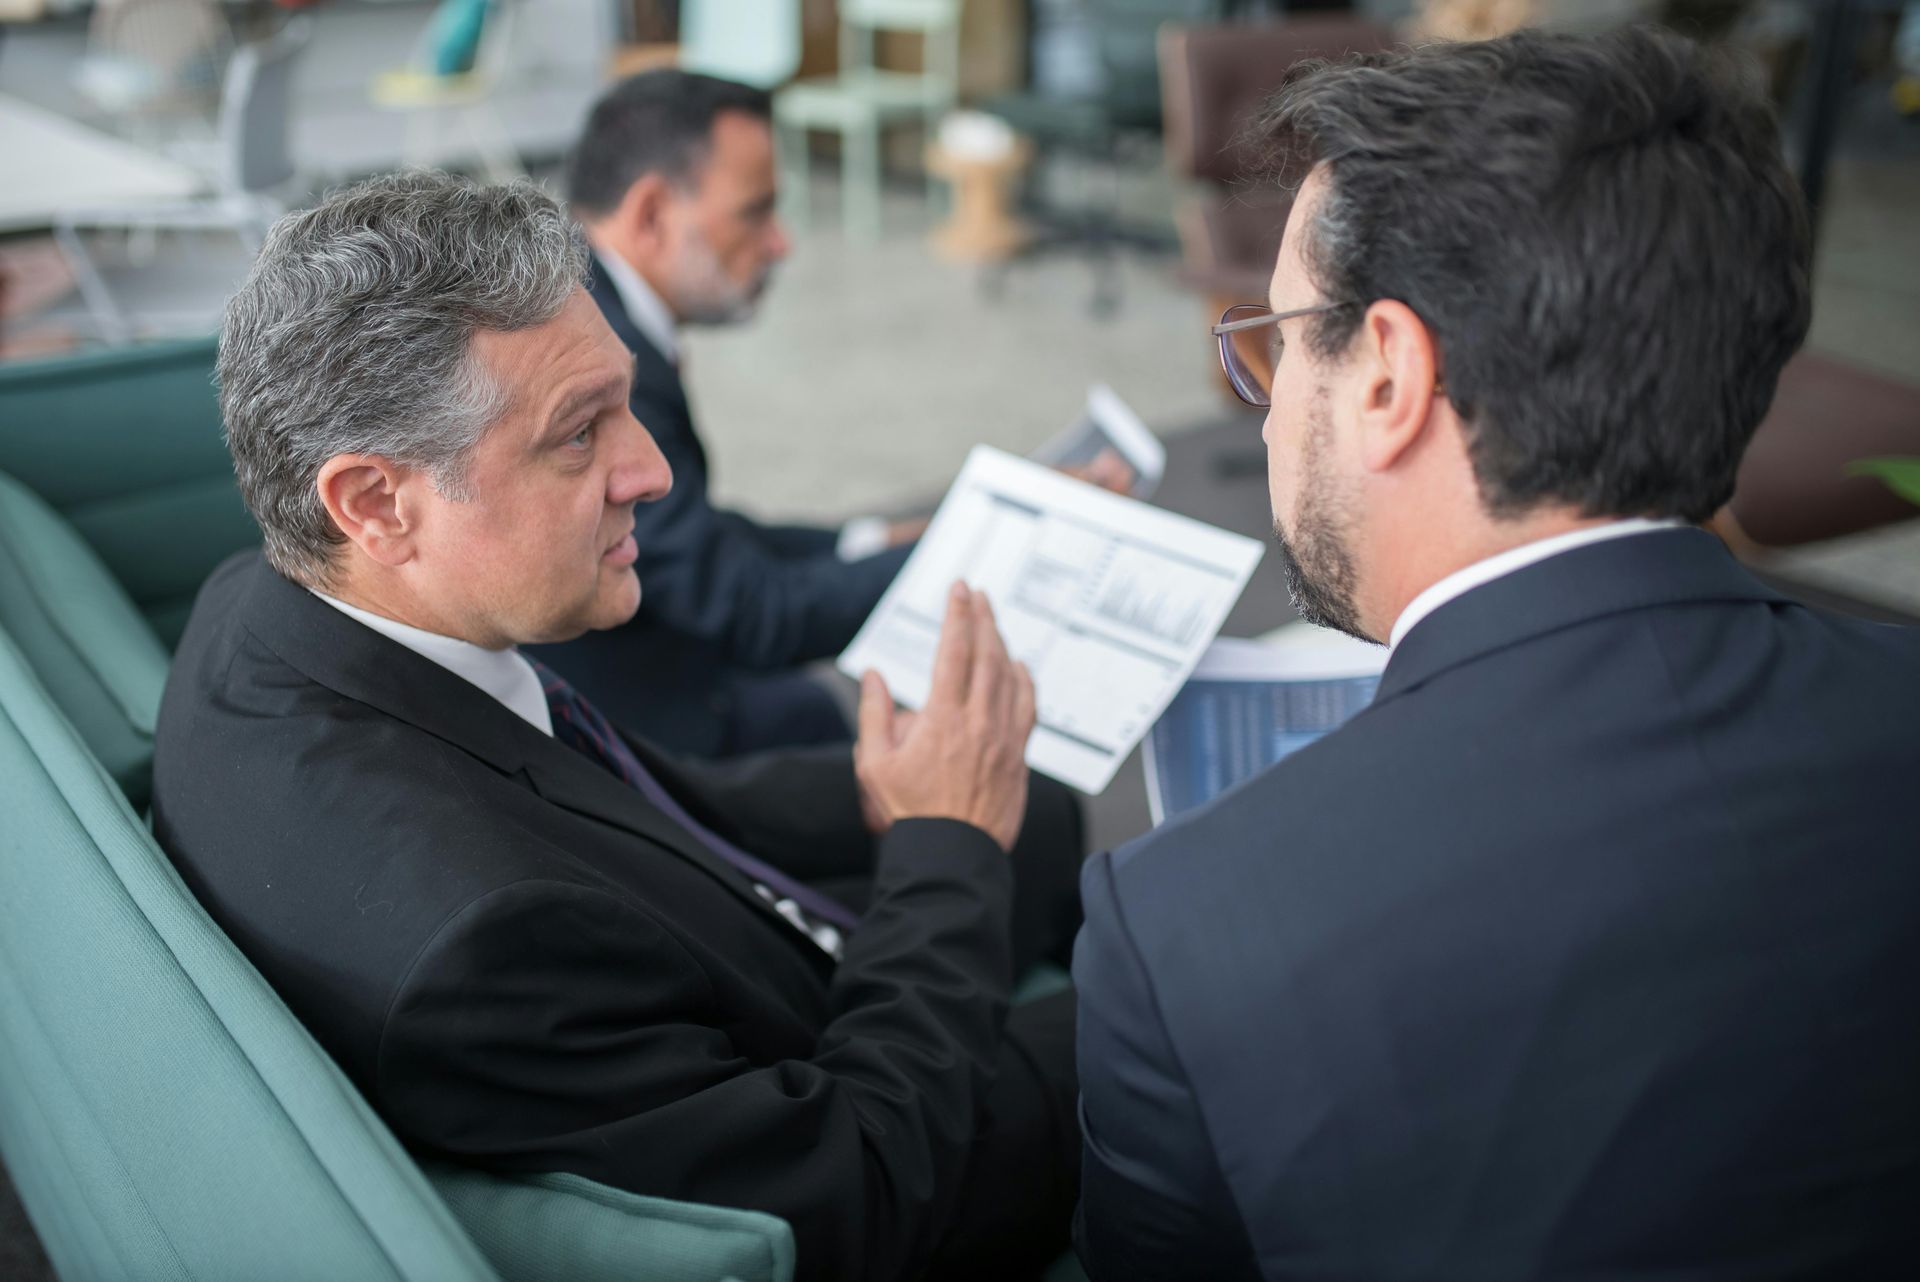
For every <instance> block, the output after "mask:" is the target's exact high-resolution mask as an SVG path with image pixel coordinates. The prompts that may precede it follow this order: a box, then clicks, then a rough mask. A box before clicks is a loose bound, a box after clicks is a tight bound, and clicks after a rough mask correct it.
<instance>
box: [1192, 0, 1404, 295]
mask: <svg viewBox="0 0 1920 1282" xmlns="http://www.w3.org/2000/svg"><path fill="white" fill-rule="evenodd" d="M1393 42H1394V33H1393V32H1392V30H1391V29H1389V28H1387V27H1383V26H1380V25H1378V24H1376V23H1371V22H1367V21H1364V20H1362V19H1359V18H1353V17H1349V16H1346V15H1340V16H1327V17H1308V18H1292V19H1283V20H1281V21H1278V22H1264V23H1234V24H1228V25H1220V26H1185V27H1183V26H1167V27H1163V28H1161V31H1160V50H1159V52H1160V96H1161V110H1162V116H1163V118H1164V121H1165V146H1166V159H1167V166H1168V168H1169V169H1170V170H1171V171H1172V172H1173V173H1174V175H1175V176H1176V177H1179V178H1183V179H1188V180H1191V181H1192V182H1194V183H1196V184H1198V185H1199V188H1200V194H1199V195H1198V196H1197V197H1196V198H1195V199H1193V200H1191V201H1189V202H1188V203H1187V204H1186V205H1185V206H1183V208H1182V209H1181V210H1180V211H1179V214H1178V216H1177V224H1178V228H1179V233H1180V256H1181V271H1180V275H1181V279H1182V280H1184V281H1185V282H1186V283H1187V284H1188V285H1190V286H1192V287H1193V288H1194V289H1195V290H1197V291H1199V292H1200V293H1201V294H1202V295H1203V296H1204V297H1205V298H1206V300H1207V307H1208V310H1209V311H1210V312H1211V315H1210V316H1209V317H1208V319H1209V320H1211V319H1213V318H1214V317H1217V316H1218V315H1219V314H1220V312H1221V310H1222V309H1224V308H1225V307H1227V306H1228V305H1229V304H1232V303H1245V302H1258V301H1260V300H1261V299H1264V298H1265V297H1266V295H1267V280H1268V278H1269V277H1270V276H1271V275H1272V274H1273V260H1274V255H1275V254H1276V253H1277V252H1278V251H1279V248H1280V232H1281V229H1282V228H1283V227H1284V226H1285V225H1286V221H1287V210H1288V209H1289V208H1290V207H1291V205H1292V203H1293V197H1292V194H1291V193H1289V192H1287V191H1284V190H1282V189H1280V188H1279V187H1278V186H1275V185H1272V184H1265V185H1262V184H1260V183H1258V182H1256V181H1255V178H1256V165H1257V163H1258V160H1259V158H1258V157H1257V156H1256V155H1254V154H1252V153H1251V152H1249V151H1248V149H1247V148H1245V147H1244V146H1242V145H1240V136H1241V133H1242V131H1243V130H1244V129H1245V128H1246V126H1247V124H1248V122H1249V121H1250V120H1252V119H1253V117H1254V115H1255V114H1256V113H1257V112H1258V111H1259V109H1260V106H1261V104H1262V103H1263V102H1264V101H1265V100H1266V98H1267V96H1268V95H1269V94H1271V93H1272V92H1273V91H1274V90H1275V89H1276V88H1278V87H1279V84H1280V80H1281V78H1282V77H1283V76H1285V75H1286V73H1287V70H1288V69H1289V68H1290V67H1292V66H1293V64H1294V63H1296V62H1299V61H1301V60H1302V59H1305V58H1337V57H1340V56H1342V55H1344V54H1347V53H1361V52H1366V51H1369V50H1374V49H1381V48H1385V47H1387V46H1388V45H1390V44H1392V43H1393Z"/></svg>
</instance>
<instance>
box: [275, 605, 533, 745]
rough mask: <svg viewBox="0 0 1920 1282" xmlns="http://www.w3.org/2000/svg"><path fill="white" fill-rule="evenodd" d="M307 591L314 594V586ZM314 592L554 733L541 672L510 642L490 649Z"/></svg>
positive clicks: (348, 614)
mask: <svg viewBox="0 0 1920 1282" xmlns="http://www.w3.org/2000/svg"><path fill="white" fill-rule="evenodd" d="M307 591H309V592H313V589H312V588H308V589H307ZM313 594H314V595H315V596H317V597H319V598H320V599H321V600H322V601H325V602H326V603H327V604H328V605H330V606H332V607H333V608H334V609H336V610H338V611H340V613H342V614H344V615H346V616H347V617H348V618H349V619H354V620H357V621H359V622H361V623H364V624H366V625H367V626H368V627H370V628H372V629H373V630H374V631H375V632H378V633H379V634H380V635H381V636H383V637H385V638H387V639H388V640H389V641H395V642H398V643H399V644H401V645H403V646H405V647H407V649H409V650H411V651H413V652H414V653H415V654H417V655H419V656H420V657H421V658H423V659H431V660H432V661H433V662H435V663H437V664H439V665H440V666H441V667H443V668H445V669H446V670H447V671H448V672H451V673H453V675H454V676H456V677H459V678H460V679H462V680H463V681H466V682H467V683H469V684H471V685H476V686H479V687H480V688H481V689H482V690H484V691H485V692H486V693H488V694H490V695H492V696H493V697H494V698H495V699H498V700H499V701H500V702H501V703H504V704H506V705H507V709H508V710H509V711H510V712H512V713H513V714H514V715H515V716H517V717H519V718H520V719H521V720H522V721H525V722H526V723H527V724H528V725H530V726H532V727H533V728H534V729H535V730H538V731H539V732H540V733H541V734H543V735H546V736H547V737H548V738H552V737H553V713H551V712H550V711H548V709H547V694H546V691H545V690H543V689H541V686H540V674H539V673H537V672H535V671H534V670H533V665H532V664H531V663H529V662H527V657H526V656H525V655H523V654H521V653H520V652H519V651H518V650H516V649H514V648H513V647H512V646H508V647H507V648H506V649H504V650H489V649H487V648H486V647H484V646H477V645H475V644H474V643H473V642H471V641H462V640H461V639H460V638H458V637H443V636H441V635H440V634H439V633H438V632H428V631H426V630H424V629H422V628H416V627H413V626H411V625H409V624H405V623H398V622H395V621H394V620H392V619H389V618H387V617H386V616H385V615H382V614H375V613H373V611H371V610H362V609H361V608H360V607H359V606H357V605H348V604H347V603H346V602H345V601H336V600H335V599H334V598H332V597H330V596H328V595H327V594H326V593H324V592H313Z"/></svg>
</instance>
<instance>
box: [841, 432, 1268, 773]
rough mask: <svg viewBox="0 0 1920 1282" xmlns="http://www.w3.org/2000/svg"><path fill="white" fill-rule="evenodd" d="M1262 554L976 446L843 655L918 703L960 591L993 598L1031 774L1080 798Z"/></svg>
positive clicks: (1180, 678)
mask: <svg viewBox="0 0 1920 1282" xmlns="http://www.w3.org/2000/svg"><path fill="white" fill-rule="evenodd" d="M1264 550H1265V549H1264V548H1263V547H1262V546H1261V544H1260V543H1259V542H1258V541H1257V540H1254V539H1249V538H1246V537H1244V536H1242V535H1238V534H1231V533H1229V532H1227V531H1225V530H1220V529H1216V528H1214V527H1213V526H1210V525H1203V524H1202V523H1200V522H1199V521H1194V520H1189V519H1188V518H1186V517H1184V516H1176V515H1175V514H1173V513H1171V512H1166V511H1162V510H1161V509H1159V508H1154V507H1149V506H1147V505H1146V504H1144V503H1141V502H1138V501H1136V500H1134V499H1129V498H1123V497H1121V496H1119V495H1117V494H1109V493H1107V492H1106V491H1104V490H1100V489H1096V488H1095V487H1094V486H1091V485H1088V484H1087V483H1085V482H1084V481H1076V480H1074V479H1072V478H1071V477H1066V476H1061V475H1060V474H1059V473H1057V472H1054V471H1052V470H1051V469H1049V468H1045V467H1042V466H1040V465H1039V464H1037V463H1032V462H1029V461H1027V460H1026V459H1022V458H1016V457H1014V456H1013V455H1011V454H1008V453H1005V452H1004V451H1001V450H996V449H992V448H990V447H988V446H977V447H976V448H975V449H974V451H973V452H972V453H971V454H969V455H968V456H967V464H966V467H965V468H963V469H962V470H961V472H960V476H959V478H958V479H957V480H955V481H954V483H953V488H952V489H951V490H949V491H948V492H947V497H946V498H945V499H944V500H942V501H941V504H940V510H939V511H938V512H936V513H935V514H934V517H933V524H932V525H930V526H928V527H927V532H926V535H925V536H924V537H923V538H922V539H921V540H920V545H919V547H917V548H916V549H915V550H914V553H913V556H912V557H911V558H909V559H908V561H907V564H906V566H905V567H904V568H903V569H902V570H901V571H900V575H899V577H898V578H896V579H895V580H894V581H893V586H892V587H890V588H888V589H887V593H886V595H885V596H883V597H881V598H880V604H879V605H877V606H875V607H874V611H873V614H872V615H870V616H869V617H868V619H867V621H866V623H865V625H863V626H862V627H861V629H860V633H859V635H858V636H856V637H854V639H853V644H852V645H850V646H849V647H847V651H846V653H845V654H843V655H841V656H840V669H841V671H843V672H846V673H847V674H849V675H850V676H853V677H855V678H858V677H859V676H860V674H861V673H862V672H864V671H866V670H867V669H868V668H874V669H877V670H878V671H879V673H880V675H881V676H883V677H885V678H886V679H887V687H888V689H890V690H891V691H892V692H893V695H894V697H895V698H896V699H898V700H899V701H900V702H901V703H903V704H905V705H906V706H908V707H910V708H918V707H920V706H921V705H922V704H924V703H925V702H926V699H927V691H928V687H929V686H930V684H931V681H932V675H933V655H934V647H935V642H936V640H937V639H938V637H939V634H940V623H941V620H942V619H943V618H944V617H945V615H946V602H947V589H948V588H949V587H950V586H952V584H953V581H954V580H955V579H965V580H966V582H967V583H968V584H969V585H970V586H972V587H974V588H976V589H979V590H983V591H985V592H986V593H987V595H988V597H989V598H990V599H991V600H992V602H993V611H994V617H995V618H996V619H997V620H998V621H999V624H1000V631H1001V634H1002V635H1003V636H1004V637H1005V638H1006V642H1007V649H1008V650H1009V651H1010V652H1011V653H1012V655H1013V657H1014V658H1016V659H1018V660H1020V661H1021V662H1023V663H1025V664H1026V665H1027V667H1028V668H1029V669H1030V670H1031V671H1032V673H1033V681H1034V691H1035V695H1036V698H1037V702H1038V704H1039V723H1038V725H1036V726H1035V728H1034V732H1033V737H1032V739H1030V740H1029V741H1028V743H1027V764H1028V765H1030V766H1032V767H1033V768H1034V769H1035V770H1038V771H1040V772H1041V773H1042V774H1046V775H1051V776H1053V777H1054V778H1055V779H1058V780H1060V781H1061V782H1062V783H1066V784H1070V785H1072V786H1073V787H1075V788H1078V789H1080V790H1081V791H1082V792H1086V793H1089V794H1097V793H1099V792H1100V791H1101V790H1102V789H1104V788H1105V787H1106V786H1107V784H1108V783H1109V782H1110V781H1111V780H1112V779H1113V774H1114V771H1116V770H1118V769H1119V768H1120V763H1121V762H1122V761H1123V760H1125V759H1126V756H1127V754H1128V753H1129V752H1130V751H1132V749H1133V746H1134V745H1135V744H1136V743H1138V742H1139V741H1140V737H1141V736H1142V735H1144V734H1145V733H1146V732H1147V728H1148V727H1149V726H1151V725H1152V724H1153V722H1154V718H1156V717H1158V716H1159V715H1160V712H1161V710H1162V709H1163V708H1165V707H1166V706H1167V701H1168V700H1169V699H1171V698H1173V696H1174V694H1175V692H1176V691H1178V690H1179V689H1180V687H1181V685H1182V684H1183V683H1184V682H1185V681H1186V679H1187V674H1188V673H1189V672H1191V671H1192V670H1193V665H1194V664H1195V662H1197V661H1198V660H1199V658H1200V655H1201V653H1202V652H1203V651H1205V649H1206V648H1207V643H1208V642H1209V641H1211V640H1213V638H1214V635H1215V634H1216V633H1217V632H1219V630H1220V625H1221V623H1222V622H1223V621H1225V619H1226V617H1227V611H1228V610H1230V609H1232V608H1233V603H1234V602H1235V601H1236V600H1238V599H1239V597H1240V592H1241V590H1242V589H1243V588H1245V587H1246V585H1247V578H1248V576H1250V575H1251V574H1252V573H1253V567H1254V566H1255V565H1256V564H1258V562H1259V560H1260V554H1261V553H1262V552H1263V551H1264Z"/></svg>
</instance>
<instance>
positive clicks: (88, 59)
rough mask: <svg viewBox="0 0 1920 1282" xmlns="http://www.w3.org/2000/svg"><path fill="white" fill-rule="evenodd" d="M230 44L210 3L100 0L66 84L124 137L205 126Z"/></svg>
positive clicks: (195, 0)
mask: <svg viewBox="0 0 1920 1282" xmlns="http://www.w3.org/2000/svg"><path fill="white" fill-rule="evenodd" d="M231 44H232V35H231V33H230V32H229V31H228V29H227V20H226V17H225V15H224V14H223V13H222V12H221V8H220V6H219V5H218V4H217V3H215V2H214V0H99V2H98V3H97V4H95V6H94V9H93V16H92V18H91V20H90V21H89V23H88V27H87V49H86V52H85V53H84V54H83V55H82V56H81V58H80V60H79V62H77V63H76V64H75V65H74V69H73V87H74V88H75V89H76V90H78V91H79V92H80V94H81V96H82V97H84V98H86V99H87V101H88V102H90V103H91V104H92V105H93V106H94V107H95V108H96V109H97V110H98V111H100V112H101V113H102V114H103V115H104V116H106V117H107V118H108V119H109V120H111V121H113V122H114V123H115V126H116V128H118V130H119V131H120V132H121V133H123V134H127V135H129V136H131V137H139V138H143V139H147V140H153V139H156V138H158V137H162V136H165V135H166V134H169V133H173V132H177V131H178V129H179V127H180V126H181V125H182V124H186V123H192V124H196V125H198V126H200V127H201V128H202V129H204V127H205V123H206V118H207V116H208V115H210V114H211V112H212V109H213V106H214V103H215V100H216V94H217V92H218V88H219V84H220V66H221V63H222V62H224V61H225V59H226V55H227V49H228V47H229V46H230V45H231Z"/></svg>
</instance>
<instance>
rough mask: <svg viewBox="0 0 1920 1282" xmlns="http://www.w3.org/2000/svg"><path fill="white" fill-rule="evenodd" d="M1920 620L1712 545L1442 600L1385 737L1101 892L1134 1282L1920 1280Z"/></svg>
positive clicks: (1240, 797)
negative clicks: (1814, 596) (1787, 593)
mask: <svg viewBox="0 0 1920 1282" xmlns="http://www.w3.org/2000/svg"><path fill="white" fill-rule="evenodd" d="M1916 781H1920V629H1903V628H1894V627H1888V626H1882V625H1874V624H1866V623H1858V622H1853V621H1848V620H1842V619H1837V618H1832V617H1828V616H1826V615H1823V614H1820V613H1817V612H1815V611H1813V610H1809V609H1806V608H1803V607H1801V606H1799V605H1796V604H1794V603H1793V602H1790V601H1788V600H1785V599H1783V598H1781V597H1779V596H1777V595H1775V594H1774V593H1773V592H1771V591H1770V590H1768V589H1767V588H1765V587H1763V586H1761V585H1760V584H1759V583H1757V582H1756V581H1755V580H1754V579H1753V578H1752V577H1750V576H1749V575H1748V574H1746V573H1745V572H1744V571H1743V570H1741V569H1740V568H1739V567H1738V566H1737V565H1736V564H1735V563H1734V561H1733V560H1732V558H1730V557H1729V556H1728V555H1727V554H1726V552H1725V551H1724V549H1722V548H1721V546H1720V545H1719V543H1718V542H1717V541H1716V540H1714V539H1713V538H1712V537H1711V536H1709V535H1707V534H1704V533H1701V532H1699V531H1696V530H1685V531H1671V532H1662V533H1653V534H1639V535H1633V536H1630V537H1626V538H1621V539H1619V540H1616V541H1612V542H1605V543H1601V544H1596V545H1591V546H1588V547H1584V548H1581V549H1577V550H1574V551H1571V552H1567V553H1564V554H1562V555H1560V556H1557V557H1554V558H1552V559H1550V560H1547V561H1544V562H1541V563H1539V564H1536V565H1534V566H1531V567H1529V568H1526V569H1523V570H1521V571H1519V572H1517V573H1514V574H1512V575H1511V576H1509V577H1506V578H1503V579H1499V580H1496V581H1494V582H1493V583H1490V584H1487V585H1485V586H1482V587H1480V588H1477V589H1475V590H1473V591H1471V592H1469V593H1467V594H1465V595H1463V596H1461V597H1459V598H1456V599H1455V600H1453V601H1451V602H1449V603H1448V604H1446V605H1443V606H1442V607H1441V608H1440V609H1438V610H1436V611H1435V612H1434V613H1433V614H1432V615H1431V616H1430V617H1428V618H1427V619H1426V620H1424V621H1423V622H1421V623H1420V624H1418V625H1417V626H1416V627H1415V628H1413V630H1412V631H1411V632H1410V633H1409V634H1408V635H1407V637H1406V638H1405V640H1404V641H1403V642H1402V644H1401V645H1400V646H1399V648H1398V649H1397V651H1396V652H1395V653H1394V655H1393V656H1392V659H1391V660H1390V662H1389V663H1388V665H1387V669H1386V673H1385V675H1384V677H1383V679H1382V682H1381V685H1380V690H1379V694H1378V695H1377V697H1376V698H1375V700H1374V703H1373V706H1372V707H1370V708H1369V709H1367V710H1366V711H1364V712H1362V713H1361V714H1360V715H1359V716H1358V717H1357V718H1356V719H1355V720H1354V721H1353V722H1351V723H1350V724H1349V725H1348V726H1346V727H1345V728H1344V729H1342V730H1340V731H1338V732H1337V733H1335V734H1333V735H1331V736H1329V737H1327V738H1326V739H1324V740H1322V741H1321V742H1319V743H1317V744H1314V745H1313V746H1311V747H1309V748H1307V749H1305V750H1304V751H1302V752H1300V753H1298V754H1296V755H1294V756H1292V757H1290V758H1288V759H1287V760H1286V761H1284V762H1282V763H1281V764H1280V765H1279V766H1278V767H1276V768H1275V769H1273V770H1271V771H1269V772H1268V773H1266V774H1265V775H1263V776H1261V777H1259V778H1257V779H1255V780H1252V781H1250V782H1249V783H1248V784H1246V785H1244V786H1242V787H1241V788H1239V789H1238V790H1236V791H1234V792H1232V793H1229V794H1228V795H1227V796H1226V797H1224V798H1223V799H1221V800H1219V801H1218V802H1216V803H1215V804H1214V805H1213V806H1211V807H1210V808H1207V809H1205V810H1202V811H1200V812H1198V813H1196V814H1195V815H1194V816H1193V817H1191V818H1186V819H1184V820H1183V821H1181V822H1178V823H1175V824H1172V825H1170V826H1168V827H1166V828H1164V829H1162V830H1160V831H1158V832H1155V833H1153V834H1150V835H1149V836H1147V837H1146V838H1144V839H1142V840H1141V841H1139V842H1136V843H1134V844H1133V845H1131V846H1129V847H1126V848H1124V849H1122V850H1120V851H1119V852H1118V853H1117V854H1114V855H1113V856H1111V857H1105V856H1103V857H1099V858H1097V859H1095V860H1092V861H1090V862H1089V865H1088V867H1087V870H1086V874H1085V877H1084V879H1083V882H1082V893H1083V896H1084V898H1085V907H1086V915H1087V920H1086V926H1085V929H1084V930H1083V932H1082V934H1081V937H1080V941H1079V944H1078V946H1077V951H1076V955H1075V980H1076V983H1077V985H1078V987H1079V991H1080V1073H1081V1082H1082V1109H1083V1120H1084V1124H1085V1128H1086V1136H1087V1138H1086V1145H1087V1147H1086V1160H1085V1184H1084V1191H1083V1201H1082V1223H1081V1225H1080V1240H1081V1246H1082V1252H1083V1257H1084V1258H1085V1259H1086V1261H1087V1262H1088V1265H1089V1272H1090V1273H1091V1274H1092V1275H1093V1276H1094V1277H1095V1278H1097V1279H1109V1278H1126V1279H1153V1278H1170V1277H1180V1278H1206V1279H1223V1278H1241V1277H1255V1276H1259V1277H1265V1278H1314V1279H1336V1278H1339V1279H1347V1278H1351V1279H1367V1280H1368V1282H1392V1280H1394V1279H1439V1278H1446V1279H1454V1278H1459V1279H1469V1278H1470V1279H1474V1280H1475V1282H1500V1280H1501V1279H1520V1278H1596V1279H1597V1278H1627V1277H1645V1278H1656V1277H1657V1278H1661V1279H1694V1278H1716V1279H1720V1278H1788V1277H1793V1278H1823V1279H1824V1278H1838V1277H1862V1278H1866V1277H1872V1278H1886V1277H1895V1276H1905V1275H1910V1274H1911V1273H1912V1271H1913V1269H1914V1267H1915V1261H1916V1260H1917V1259H1920V1216H1916V1215H1915V1214H1914V1211H1915V1208H1916V1207H1920V1017H1916V1005H1915V1002H1916V998H1915V994H1916V992H1920V827H1916V824H1915V818H1914V814H1915V812H1914V805H1913V798H1914V796H1915V795H1916V788H1917V787H1920V783H1917V782H1916Z"/></svg>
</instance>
